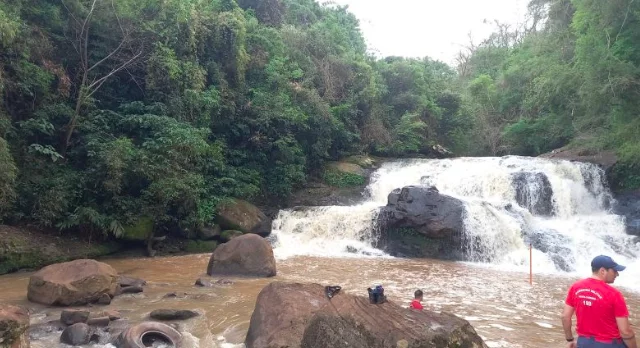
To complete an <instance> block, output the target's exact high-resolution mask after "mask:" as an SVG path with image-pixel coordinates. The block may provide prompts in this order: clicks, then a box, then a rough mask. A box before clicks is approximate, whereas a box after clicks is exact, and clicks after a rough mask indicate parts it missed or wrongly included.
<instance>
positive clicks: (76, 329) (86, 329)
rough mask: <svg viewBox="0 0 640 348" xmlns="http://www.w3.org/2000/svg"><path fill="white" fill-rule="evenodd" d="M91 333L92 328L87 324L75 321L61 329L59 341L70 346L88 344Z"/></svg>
mask: <svg viewBox="0 0 640 348" xmlns="http://www.w3.org/2000/svg"><path fill="white" fill-rule="evenodd" d="M92 335H93V330H92V329H91V327H90V326H89V325H87V324H85V323H76V324H73V325H71V326H69V327H67V328H66V329H64V331H62V335H61V336H60V342H61V343H65V344H69V345H72V346H81V345H84V344H88V343H89V342H90V341H91V336H92Z"/></svg>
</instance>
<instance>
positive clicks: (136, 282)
mask: <svg viewBox="0 0 640 348" xmlns="http://www.w3.org/2000/svg"><path fill="white" fill-rule="evenodd" d="M118 284H119V285H120V286H121V287H123V288H126V287H129V286H144V285H147V281H146V280H144V279H140V278H133V277H128V276H124V275H121V276H118Z"/></svg>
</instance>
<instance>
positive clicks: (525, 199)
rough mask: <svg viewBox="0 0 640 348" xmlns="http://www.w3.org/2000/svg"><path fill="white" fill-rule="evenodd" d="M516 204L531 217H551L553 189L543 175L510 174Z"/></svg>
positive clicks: (530, 173)
mask: <svg viewBox="0 0 640 348" xmlns="http://www.w3.org/2000/svg"><path fill="white" fill-rule="evenodd" d="M511 181H512V182H513V186H514V189H515V191H516V202H518V205H520V206H521V207H523V208H525V209H527V210H529V212H530V213H531V214H533V215H541V216H551V215H553V210H554V209H553V189H552V188H551V183H550V182H549V178H547V176H546V175H545V174H544V173H533V172H519V173H513V174H511Z"/></svg>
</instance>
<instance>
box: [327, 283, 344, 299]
mask: <svg viewBox="0 0 640 348" xmlns="http://www.w3.org/2000/svg"><path fill="white" fill-rule="evenodd" d="M340 290H342V287H340V286H337V285H335V286H325V287H324V293H325V294H326V295H327V298H329V299H330V298H332V297H333V296H335V295H336V294H337V293H339V292H340Z"/></svg>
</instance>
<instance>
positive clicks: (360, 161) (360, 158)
mask: <svg viewBox="0 0 640 348" xmlns="http://www.w3.org/2000/svg"><path fill="white" fill-rule="evenodd" d="M342 162H347V163H352V164H355V165H358V166H360V167H362V168H367V169H369V168H373V167H375V166H376V160H375V159H373V158H371V157H369V156H367V155H354V156H349V157H347V158H344V159H343V160H342Z"/></svg>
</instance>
